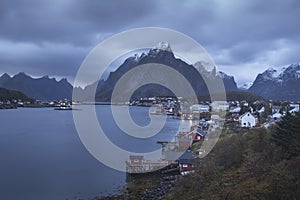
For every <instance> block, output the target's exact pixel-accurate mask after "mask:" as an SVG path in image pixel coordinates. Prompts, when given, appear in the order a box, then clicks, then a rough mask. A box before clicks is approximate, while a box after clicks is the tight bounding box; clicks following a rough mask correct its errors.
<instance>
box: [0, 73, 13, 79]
mask: <svg viewBox="0 0 300 200" xmlns="http://www.w3.org/2000/svg"><path fill="white" fill-rule="evenodd" d="M0 78H1V79H9V78H11V77H10V75H8V74H7V73H4V74H2V76H1V77H0Z"/></svg>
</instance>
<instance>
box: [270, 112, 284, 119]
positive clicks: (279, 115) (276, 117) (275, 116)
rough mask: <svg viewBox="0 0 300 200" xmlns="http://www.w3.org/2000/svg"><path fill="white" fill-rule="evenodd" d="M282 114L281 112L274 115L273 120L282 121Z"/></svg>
mask: <svg viewBox="0 0 300 200" xmlns="http://www.w3.org/2000/svg"><path fill="white" fill-rule="evenodd" d="M282 116H283V115H282V114H280V113H279V112H277V113H274V114H273V115H272V116H271V118H273V119H274V120H280V119H281V118H282Z"/></svg>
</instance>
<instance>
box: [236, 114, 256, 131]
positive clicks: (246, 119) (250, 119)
mask: <svg viewBox="0 0 300 200" xmlns="http://www.w3.org/2000/svg"><path fill="white" fill-rule="evenodd" d="M239 122H240V125H241V127H249V128H251V127H253V126H255V125H256V119H255V117H254V116H253V115H252V114H251V113H250V112H246V113H245V114H243V115H241V116H240V117H239Z"/></svg>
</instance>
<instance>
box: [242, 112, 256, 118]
mask: <svg viewBox="0 0 300 200" xmlns="http://www.w3.org/2000/svg"><path fill="white" fill-rule="evenodd" d="M248 114H250V116H252V117H254V116H253V115H252V114H251V113H250V112H246V113H244V114H242V115H241V116H239V119H241V118H243V117H245V116H246V115H248ZM254 118H255V117H254Z"/></svg>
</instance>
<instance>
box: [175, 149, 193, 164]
mask: <svg viewBox="0 0 300 200" xmlns="http://www.w3.org/2000/svg"><path fill="white" fill-rule="evenodd" d="M178 161H179V163H181V164H192V163H193V161H194V154H193V153H192V152H190V151H186V152H184V153H183V154H182V155H181V156H180V158H179V159H178Z"/></svg>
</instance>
